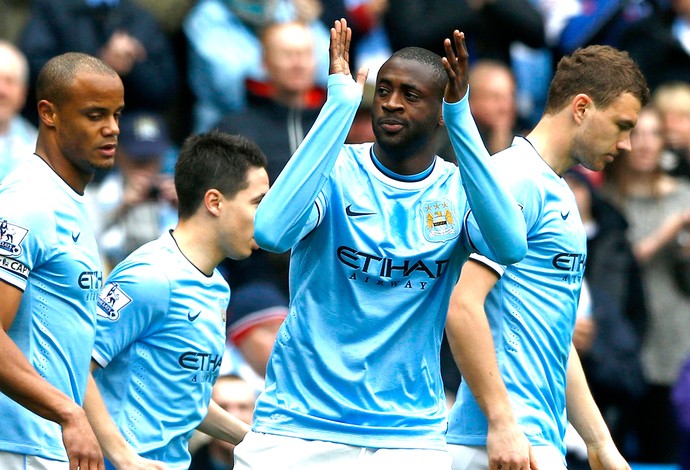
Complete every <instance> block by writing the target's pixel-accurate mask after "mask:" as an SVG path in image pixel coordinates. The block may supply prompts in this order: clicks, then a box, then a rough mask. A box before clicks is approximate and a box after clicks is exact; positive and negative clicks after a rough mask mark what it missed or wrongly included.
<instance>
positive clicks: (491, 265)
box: [469, 253, 506, 277]
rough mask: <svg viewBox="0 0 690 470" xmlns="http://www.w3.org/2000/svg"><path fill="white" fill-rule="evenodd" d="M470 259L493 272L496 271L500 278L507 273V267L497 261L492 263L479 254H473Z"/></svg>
mask: <svg viewBox="0 0 690 470" xmlns="http://www.w3.org/2000/svg"><path fill="white" fill-rule="evenodd" d="M469 259H471V260H472V261H476V262H477V263H481V264H483V265H485V266H486V267H487V268H489V269H491V270H492V271H495V272H496V274H498V277H501V276H503V273H504V272H505V271H506V268H505V266H503V265H502V264H499V263H497V262H495V261H491V260H490V259H489V258H487V257H486V256H484V255H480V254H479V253H471V254H470V258H469Z"/></svg>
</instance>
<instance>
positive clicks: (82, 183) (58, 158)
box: [35, 132, 93, 194]
mask: <svg viewBox="0 0 690 470" xmlns="http://www.w3.org/2000/svg"><path fill="white" fill-rule="evenodd" d="M35 153H36V155H38V156H39V157H40V158H41V159H42V160H43V161H45V162H46V163H47V164H48V166H50V167H51V168H52V169H53V171H54V172H55V173H57V175H58V176H59V177H60V178H62V180H63V181H64V182H65V183H67V185H68V186H69V187H70V188H72V189H73V190H74V191H75V192H77V193H78V194H84V190H85V189H86V185H87V184H89V183H90V182H91V180H92V179H93V172H85V171H83V170H81V169H80V168H78V167H77V166H76V165H75V164H74V163H72V162H71V161H70V160H69V159H68V158H67V157H65V156H64V155H63V153H62V152H61V151H60V149H59V148H57V146H55V145H52V143H51V142H47V141H46V139H43V138H41V134H40V132H39V136H38V142H37V143H36V152H35Z"/></svg>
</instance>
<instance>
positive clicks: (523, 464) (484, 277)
mask: <svg viewBox="0 0 690 470" xmlns="http://www.w3.org/2000/svg"><path fill="white" fill-rule="evenodd" d="M497 280H498V274H497V273H496V272H495V271H494V270H493V269H491V268H489V267H488V266H487V265H485V264H483V263H480V262H478V261H472V260H469V261H468V262H467V263H466V264H465V266H463V269H462V272H461V273H460V279H459V281H458V283H457V285H456V286H455V290H453V295H452V296H451V300H450V308H449V310H448V318H447V320H446V333H447V335H448V344H449V345H450V348H451V351H452V352H453V357H454V358H455V362H456V363H457V364H458V368H459V369H460V372H461V373H462V377H463V380H464V381H465V382H466V383H467V385H468V387H469V388H470V390H471V391H472V394H473V395H474V397H475V399H476V400H477V404H478V405H479V407H480V408H481V409H482V411H483V412H484V415H485V416H486V419H487V422H488V424H489V429H488V433H487V441H486V447H487V453H488V456H489V469H491V470H494V469H497V468H503V469H507V468H509V469H529V468H531V469H537V468H538V467H537V466H536V462H535V461H534V458H533V457H532V450H531V446H530V444H529V442H528V441H527V437H525V434H524V433H523V432H522V431H521V430H520V428H519V427H518V424H517V421H516V420H515V416H514V415H513V410H512V408H511V404H510V400H509V398H508V391H507V389H506V387H505V384H504V383H503V380H502V379H501V374H500V372H499V369H498V363H497V361H496V352H495V349H494V343H493V340H492V338H491V330H490V328H489V322H488V320H487V318H486V312H485V311H484V301H485V300H486V296H487V295H488V294H489V292H490V291H491V289H492V288H493V286H494V285H495V284H496V281H497Z"/></svg>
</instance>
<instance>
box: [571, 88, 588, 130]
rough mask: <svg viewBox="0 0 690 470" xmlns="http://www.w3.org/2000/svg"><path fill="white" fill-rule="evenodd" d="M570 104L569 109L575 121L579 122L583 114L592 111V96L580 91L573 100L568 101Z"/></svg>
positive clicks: (583, 116)
mask: <svg viewBox="0 0 690 470" xmlns="http://www.w3.org/2000/svg"><path fill="white" fill-rule="evenodd" d="M570 106H571V111H572V115H573V119H575V122H577V123H578V124H580V123H581V122H582V121H583V120H584V118H585V114H587V113H588V112H592V108H593V107H594V102H593V101H592V98H590V97H589V95H586V94H585V93H580V94H578V95H577V96H575V98H573V100H572V101H571V102H570Z"/></svg>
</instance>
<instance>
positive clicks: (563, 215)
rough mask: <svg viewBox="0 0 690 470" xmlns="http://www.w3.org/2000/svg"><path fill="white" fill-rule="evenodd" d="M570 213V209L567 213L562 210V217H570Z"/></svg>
mask: <svg viewBox="0 0 690 470" xmlns="http://www.w3.org/2000/svg"><path fill="white" fill-rule="evenodd" d="M569 215H570V211H568V212H566V213H565V214H564V213H563V211H561V219H563V220H565V219H567V218H568V216H569Z"/></svg>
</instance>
